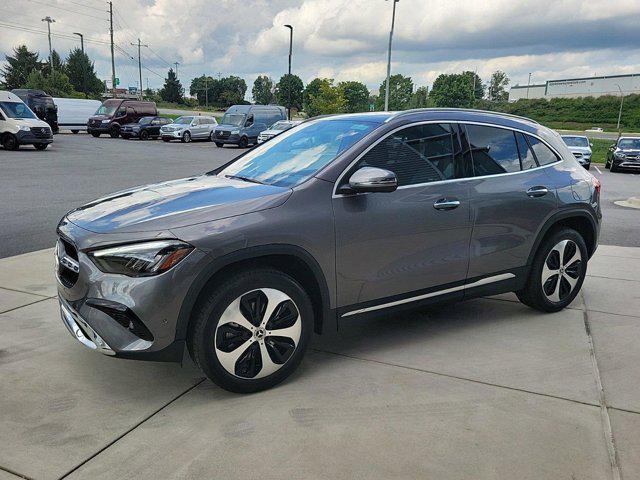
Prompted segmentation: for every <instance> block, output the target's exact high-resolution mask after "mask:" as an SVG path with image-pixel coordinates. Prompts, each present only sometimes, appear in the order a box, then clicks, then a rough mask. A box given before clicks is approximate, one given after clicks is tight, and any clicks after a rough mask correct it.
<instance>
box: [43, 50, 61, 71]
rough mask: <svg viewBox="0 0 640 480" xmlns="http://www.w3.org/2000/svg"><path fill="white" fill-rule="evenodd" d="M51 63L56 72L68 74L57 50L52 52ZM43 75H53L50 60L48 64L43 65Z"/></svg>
mask: <svg viewBox="0 0 640 480" xmlns="http://www.w3.org/2000/svg"><path fill="white" fill-rule="evenodd" d="M51 63H53V69H54V70H56V71H58V72H62V73H67V72H66V64H65V63H64V62H63V61H62V58H61V57H60V54H59V53H58V52H56V51H55V50H53V51H52V52H51ZM42 73H44V74H45V75H49V74H50V73H51V64H50V63H49V59H48V58H47V61H46V62H43V63H42Z"/></svg>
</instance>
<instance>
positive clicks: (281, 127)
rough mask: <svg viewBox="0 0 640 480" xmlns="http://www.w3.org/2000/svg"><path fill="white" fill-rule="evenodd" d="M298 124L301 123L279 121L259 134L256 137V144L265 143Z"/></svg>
mask: <svg viewBox="0 0 640 480" xmlns="http://www.w3.org/2000/svg"><path fill="white" fill-rule="evenodd" d="M300 123H301V122H300V121H297V120H279V121H277V122H276V123H274V124H273V125H271V126H270V127H269V128H268V129H267V130H265V131H263V132H260V134H259V135H258V143H262V142H266V141H267V140H269V139H270V138H273V137H275V136H276V135H279V134H281V133H282V132H286V131H287V130H289V129H290V128H293V127H295V126H296V125H299V124H300Z"/></svg>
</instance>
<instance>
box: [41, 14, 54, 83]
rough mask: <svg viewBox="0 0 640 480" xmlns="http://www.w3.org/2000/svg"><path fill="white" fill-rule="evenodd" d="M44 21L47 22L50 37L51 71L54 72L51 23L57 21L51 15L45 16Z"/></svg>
mask: <svg viewBox="0 0 640 480" xmlns="http://www.w3.org/2000/svg"><path fill="white" fill-rule="evenodd" d="M42 21H43V22H47V32H48V34H47V36H48V37H49V66H50V67H51V71H52V72H53V51H52V49H51V24H52V23H55V20H54V19H53V18H51V17H44V18H43V19H42Z"/></svg>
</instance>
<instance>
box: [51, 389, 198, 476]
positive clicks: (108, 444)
mask: <svg viewBox="0 0 640 480" xmlns="http://www.w3.org/2000/svg"><path fill="white" fill-rule="evenodd" d="M205 380H206V378H203V379H201V380H199V381H198V382H196V383H195V384H194V385H192V386H191V387H189V388H188V389H186V390H185V391H184V392H182V393H181V394H180V395H178V396H176V397H174V398H172V399H171V400H169V401H168V402H167V403H165V404H164V405H162V406H161V407H160V408H158V409H157V410H155V411H153V412H151V413H150V414H149V415H147V416H146V417H144V418H143V419H142V420H140V421H139V422H138V423H136V424H134V425H133V426H132V427H131V428H129V429H127V430H126V431H125V432H124V433H122V434H120V435H118V436H117V437H116V438H114V439H113V440H111V441H110V442H109V443H107V444H106V445H105V446H104V447H102V448H101V449H99V450H98V451H97V452H95V453H93V454H92V455H90V456H89V457H88V458H86V459H84V460H83V461H82V462H80V463H79V464H78V465H76V466H75V467H73V468H71V470H69V471H68V472H67V473H64V474H63V475H62V476H60V477H58V480H62V479H63V478H66V477H68V476H69V475H71V474H72V473H73V472H75V471H76V470H78V469H79V468H81V467H82V466H83V465H86V464H87V463H88V462H90V461H91V460H93V459H94V458H96V457H97V456H98V455H100V454H101V453H102V452H104V451H105V450H107V449H108V448H109V447H111V446H112V445H114V444H115V443H116V442H118V441H120V440H122V439H123V438H124V437H126V436H127V435H129V434H130V433H131V432H133V431H134V430H135V429H137V428H138V427H139V426H140V425H142V424H143V423H145V422H146V421H147V420H150V419H151V418H152V417H154V416H155V415H157V414H158V413H160V412H161V411H162V410H164V409H165V408H167V407H168V406H169V405H171V404H172V403H173V402H175V401H176V400H178V399H180V398H182V397H183V396H185V395H186V394H187V393H189V392H190V391H192V390H193V389H194V388H196V387H197V386H198V385H200V384H202V382H204V381H205Z"/></svg>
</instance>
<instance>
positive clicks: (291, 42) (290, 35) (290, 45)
mask: <svg viewBox="0 0 640 480" xmlns="http://www.w3.org/2000/svg"><path fill="white" fill-rule="evenodd" d="M285 27H286V28H288V29H289V88H288V89H287V90H288V95H287V96H288V100H287V118H288V119H289V120H291V55H292V53H293V26H292V25H285Z"/></svg>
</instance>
